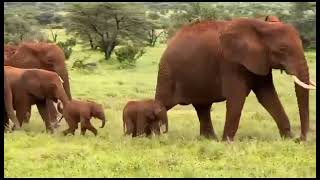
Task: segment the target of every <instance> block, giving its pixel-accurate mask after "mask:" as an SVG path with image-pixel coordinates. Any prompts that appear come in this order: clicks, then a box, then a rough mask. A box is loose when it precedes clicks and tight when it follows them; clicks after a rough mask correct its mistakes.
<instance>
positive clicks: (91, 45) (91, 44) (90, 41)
mask: <svg viewBox="0 0 320 180" xmlns="http://www.w3.org/2000/svg"><path fill="white" fill-rule="evenodd" d="M89 43H90V47H91V49H94V45H93V42H92V40H91V39H90V40H89Z"/></svg>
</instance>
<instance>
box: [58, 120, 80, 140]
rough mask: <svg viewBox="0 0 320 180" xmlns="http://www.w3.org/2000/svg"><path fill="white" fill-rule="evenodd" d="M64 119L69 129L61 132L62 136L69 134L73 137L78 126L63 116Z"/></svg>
mask: <svg viewBox="0 0 320 180" xmlns="http://www.w3.org/2000/svg"><path fill="white" fill-rule="evenodd" d="M65 119H66V121H67V124H68V126H69V128H68V129H66V130H64V131H62V133H63V135H65V136H66V135H67V134H69V133H70V134H72V135H74V133H75V131H76V129H77V128H78V124H77V123H76V122H75V121H74V120H73V119H71V118H70V117H69V116H65Z"/></svg>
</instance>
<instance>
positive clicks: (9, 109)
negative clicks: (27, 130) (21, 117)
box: [3, 74, 20, 128]
mask: <svg viewBox="0 0 320 180" xmlns="http://www.w3.org/2000/svg"><path fill="white" fill-rule="evenodd" d="M3 90H4V125H5V126H6V125H8V123H9V119H11V121H12V122H13V123H14V125H15V127H16V128H20V123H19V121H18V118H17V116H16V114H15V113H14V109H13V105H12V90H11V87H10V85H9V82H8V79H7V76H6V75H5V74H4V88H3Z"/></svg>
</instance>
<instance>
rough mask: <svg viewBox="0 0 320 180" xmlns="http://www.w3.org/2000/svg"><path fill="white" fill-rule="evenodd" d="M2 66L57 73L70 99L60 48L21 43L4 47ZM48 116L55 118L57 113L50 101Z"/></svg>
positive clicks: (67, 78)
mask: <svg viewBox="0 0 320 180" xmlns="http://www.w3.org/2000/svg"><path fill="white" fill-rule="evenodd" d="M4 56H5V60H4V65H5V66H13V67H17V68H26V69H27V68H37V69H45V70H48V71H53V72H56V73H58V75H59V76H60V77H61V78H62V80H63V81H64V83H63V86H64V89H65V91H66V93H67V95H68V97H69V99H72V97H71V91H70V84H69V75H68V70H67V67H66V63H65V56H64V53H63V51H62V50H61V48H59V47H58V46H57V45H55V44H51V43H42V42H41V43H22V44H20V45H18V46H14V45H5V46H4ZM47 104H48V106H49V109H50V115H52V116H53V117H52V118H54V119H56V118H57V111H56V109H55V107H54V104H53V102H52V101H48V103H47Z"/></svg>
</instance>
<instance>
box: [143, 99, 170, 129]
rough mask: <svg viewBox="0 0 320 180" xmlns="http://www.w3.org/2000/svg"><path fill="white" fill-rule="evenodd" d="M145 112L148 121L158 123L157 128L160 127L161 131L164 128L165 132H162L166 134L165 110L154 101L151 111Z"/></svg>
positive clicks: (166, 118)
mask: <svg viewBox="0 0 320 180" xmlns="http://www.w3.org/2000/svg"><path fill="white" fill-rule="evenodd" d="M145 111H146V112H145V113H146V115H147V117H148V119H151V120H156V121H159V126H160V127H161V130H162V127H163V126H165V130H163V132H164V133H167V132H168V116H167V110H166V108H165V107H164V106H163V105H162V104H161V103H160V102H159V101H155V103H154V104H153V106H152V108H151V110H150V109H146V110H145Z"/></svg>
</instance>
